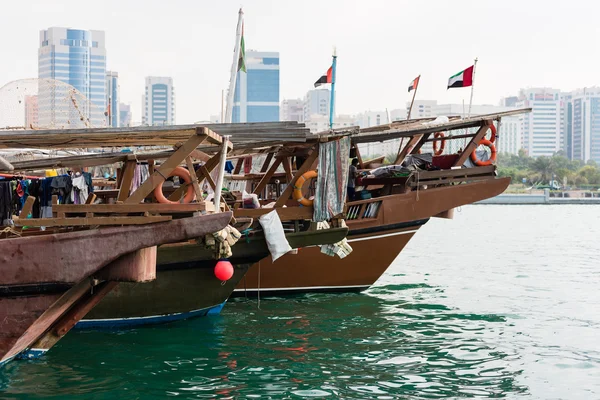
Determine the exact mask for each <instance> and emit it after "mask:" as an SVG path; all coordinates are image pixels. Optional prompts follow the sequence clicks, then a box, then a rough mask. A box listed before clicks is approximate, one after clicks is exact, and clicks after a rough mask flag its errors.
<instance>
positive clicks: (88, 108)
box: [38, 28, 106, 127]
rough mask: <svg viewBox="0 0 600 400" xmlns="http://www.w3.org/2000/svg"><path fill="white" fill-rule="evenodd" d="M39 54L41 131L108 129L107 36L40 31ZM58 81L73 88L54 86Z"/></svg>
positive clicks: (68, 30)
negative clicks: (46, 128) (88, 127)
mask: <svg viewBox="0 0 600 400" xmlns="http://www.w3.org/2000/svg"><path fill="white" fill-rule="evenodd" d="M39 46H40V47H39V50H38V77H39V78H40V85H39V90H38V92H39V93H38V104H39V124H40V126H41V127H61V126H62V127H66V126H71V127H80V126H91V127H103V126H105V125H106V118H105V115H104V112H105V110H106V87H105V86H106V85H105V80H106V49H105V48H104V32H102V31H86V30H79V29H70V28H48V29H46V30H42V31H40V41H39ZM52 80H57V81H61V82H64V83H66V84H68V85H71V86H72V87H73V88H75V89H76V90H77V91H78V92H79V93H77V95H75V94H73V93H70V91H71V92H73V90H72V89H71V88H69V86H67V85H57V84H54V83H53V81H52Z"/></svg>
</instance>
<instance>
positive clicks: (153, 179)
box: [124, 128, 209, 204]
mask: <svg viewBox="0 0 600 400" xmlns="http://www.w3.org/2000/svg"><path fill="white" fill-rule="evenodd" d="M200 132H203V133H202V134H201V133H200ZM208 133H209V131H208V129H206V128H202V129H200V128H199V132H198V133H197V134H195V135H192V137H190V138H189V139H188V140H187V141H186V142H185V143H184V144H183V145H182V146H181V147H180V148H178V149H177V150H176V151H175V153H173V155H171V157H169V158H168V159H167V160H166V161H165V162H164V163H162V164H161V165H160V166H159V167H158V168H157V169H156V170H155V171H154V173H153V174H152V175H150V177H149V178H148V179H146V181H145V182H144V183H142V185H141V186H140V187H139V188H137V190H136V191H135V192H133V194H132V195H131V196H129V198H127V199H126V200H125V201H124V202H125V203H127V204H137V203H141V202H142V201H143V200H144V199H145V198H146V196H148V195H149V194H150V193H152V191H153V190H154V189H155V188H156V187H157V186H158V185H162V184H163V182H164V181H165V180H166V178H167V177H168V176H169V175H170V174H171V172H173V170H174V169H175V168H176V167H177V166H178V165H179V164H181V162H182V161H183V160H185V158H186V157H187V156H189V155H190V153H191V152H192V151H193V150H194V149H196V147H198V145H200V144H201V143H202V142H204V140H206V138H207V137H208Z"/></svg>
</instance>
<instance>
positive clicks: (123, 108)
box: [119, 103, 131, 126]
mask: <svg viewBox="0 0 600 400" xmlns="http://www.w3.org/2000/svg"><path fill="white" fill-rule="evenodd" d="M119 126H131V106H130V105H129V104H123V103H119Z"/></svg>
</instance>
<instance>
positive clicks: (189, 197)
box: [154, 167, 196, 204]
mask: <svg viewBox="0 0 600 400" xmlns="http://www.w3.org/2000/svg"><path fill="white" fill-rule="evenodd" d="M171 176H178V177H179V178H181V179H183V181H184V182H185V183H186V184H187V185H188V187H187V191H186V192H185V196H184V198H183V202H184V203H191V202H192V201H193V200H194V196H196V193H195V192H194V186H192V177H191V176H190V172H189V171H188V170H187V169H185V168H183V167H175V169H173V171H171V173H170V174H169V176H168V177H167V178H170V177H171ZM154 197H155V198H156V200H157V201H158V202H159V203H167V204H179V202H178V201H171V200H169V199H167V198H166V197H165V194H164V193H163V190H162V183H161V184H160V185H158V186H157V187H156V188H154Z"/></svg>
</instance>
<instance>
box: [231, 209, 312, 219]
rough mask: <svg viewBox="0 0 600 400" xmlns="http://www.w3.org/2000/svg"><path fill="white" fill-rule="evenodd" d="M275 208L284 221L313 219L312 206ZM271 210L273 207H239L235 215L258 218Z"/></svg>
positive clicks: (237, 216)
mask: <svg viewBox="0 0 600 400" xmlns="http://www.w3.org/2000/svg"><path fill="white" fill-rule="evenodd" d="M275 210H276V211H277V214H279V218H280V219H281V220H282V221H294V220H306V219H312V216H313V208H312V207H278V208H275ZM271 211H273V209H272V208H254V209H252V208H238V209H237V210H234V212H233V215H234V216H235V217H236V218H239V217H250V218H254V219H255V220H256V219H257V218H258V217H260V216H261V215H265V214H268V213H270V212H271Z"/></svg>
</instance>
